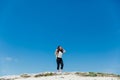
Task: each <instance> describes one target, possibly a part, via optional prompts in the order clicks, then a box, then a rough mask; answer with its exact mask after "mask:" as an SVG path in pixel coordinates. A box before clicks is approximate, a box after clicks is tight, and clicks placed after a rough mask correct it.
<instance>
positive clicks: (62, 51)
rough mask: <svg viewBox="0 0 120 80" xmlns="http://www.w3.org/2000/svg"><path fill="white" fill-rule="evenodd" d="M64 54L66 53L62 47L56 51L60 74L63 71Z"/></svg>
mask: <svg viewBox="0 0 120 80" xmlns="http://www.w3.org/2000/svg"><path fill="white" fill-rule="evenodd" d="M64 53H65V50H64V49H63V48H62V47H61V46H58V47H57V49H56V51H55V55H56V62H57V71H58V72H62V70H63V66H64V63H63V60H62V55H63V54H64Z"/></svg>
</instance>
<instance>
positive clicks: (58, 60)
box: [56, 58, 60, 70]
mask: <svg viewBox="0 0 120 80" xmlns="http://www.w3.org/2000/svg"><path fill="white" fill-rule="evenodd" d="M56 62H57V70H59V67H60V59H59V58H57V60H56Z"/></svg>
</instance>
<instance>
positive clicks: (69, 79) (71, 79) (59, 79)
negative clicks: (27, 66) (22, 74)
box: [15, 75, 119, 80]
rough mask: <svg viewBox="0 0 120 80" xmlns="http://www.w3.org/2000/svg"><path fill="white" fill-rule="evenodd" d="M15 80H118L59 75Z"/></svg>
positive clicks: (113, 79) (114, 79)
mask: <svg viewBox="0 0 120 80" xmlns="http://www.w3.org/2000/svg"><path fill="white" fill-rule="evenodd" d="M15 80H119V79H117V78H112V77H80V76H77V75H59V76H48V77H40V78H26V79H22V78H21V79H15Z"/></svg>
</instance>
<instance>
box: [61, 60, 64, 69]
mask: <svg viewBox="0 0 120 80" xmlns="http://www.w3.org/2000/svg"><path fill="white" fill-rule="evenodd" d="M63 67H64V63H63V60H62V58H61V70H62V69H63Z"/></svg>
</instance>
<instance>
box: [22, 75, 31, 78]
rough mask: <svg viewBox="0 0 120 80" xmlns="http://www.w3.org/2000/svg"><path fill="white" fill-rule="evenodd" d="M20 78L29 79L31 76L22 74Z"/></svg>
mask: <svg viewBox="0 0 120 80" xmlns="http://www.w3.org/2000/svg"><path fill="white" fill-rule="evenodd" d="M20 77H22V78H29V77H31V76H30V75H28V74H22V75H20Z"/></svg>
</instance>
